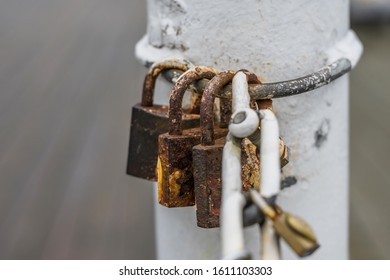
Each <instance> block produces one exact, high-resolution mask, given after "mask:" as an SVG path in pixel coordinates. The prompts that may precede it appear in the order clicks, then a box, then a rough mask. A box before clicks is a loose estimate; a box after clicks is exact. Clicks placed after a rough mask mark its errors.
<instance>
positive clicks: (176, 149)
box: [157, 66, 222, 207]
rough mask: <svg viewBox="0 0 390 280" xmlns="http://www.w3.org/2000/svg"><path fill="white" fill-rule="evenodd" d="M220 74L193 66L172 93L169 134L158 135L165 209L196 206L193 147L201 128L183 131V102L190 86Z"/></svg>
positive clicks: (160, 187)
mask: <svg viewBox="0 0 390 280" xmlns="http://www.w3.org/2000/svg"><path fill="white" fill-rule="evenodd" d="M217 73H218V72H217V71H216V70H215V69H213V68H210V67H200V66H197V67H194V68H192V69H190V70H188V71H187V72H185V73H184V74H183V75H182V76H181V77H180V78H179V80H178V81H177V82H176V84H175V86H174V88H173V90H172V93H171V96H170V100H169V132H168V133H165V134H162V135H160V136H159V153H158V155H159V156H158V157H159V158H158V168H157V171H158V201H159V203H160V204H162V205H164V206H167V207H183V206H191V205H194V203H195V196H194V177H193V170H192V147H193V146H195V145H198V144H199V143H200V129H199V128H194V129H186V130H183V127H182V125H181V123H182V109H181V106H182V100H183V95H184V93H185V91H186V90H187V88H188V87H189V85H190V84H191V83H193V82H194V81H197V80H199V79H202V78H206V79H212V78H213V77H214V76H215V75H216V74H217ZM218 136H219V135H217V137H218ZM221 136H222V135H221ZM221 136H219V137H221Z"/></svg>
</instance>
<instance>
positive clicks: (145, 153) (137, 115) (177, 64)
mask: <svg viewBox="0 0 390 280" xmlns="http://www.w3.org/2000/svg"><path fill="white" fill-rule="evenodd" d="M168 69H177V70H181V71H187V70H188V66H187V65H186V64H185V62H181V61H179V60H176V59H169V60H165V61H162V62H159V63H155V64H153V65H152V66H151V68H150V70H149V72H148V74H147V75H146V77H145V80H144V85H143V91H142V102H141V103H138V104H136V105H135V106H134V107H133V108H132V115H131V128H130V130H131V134H130V138H129V152H128V159H127V174H129V175H133V176H135V177H139V178H144V179H147V180H154V181H156V180H157V178H156V175H155V169H156V163H157V155H158V136H159V135H160V134H163V133H166V132H167V131H168V106H166V105H154V104H153V95H154V87H155V83H156V79H157V77H158V75H159V74H160V73H161V72H162V71H164V70H168ZM197 126H199V115H194V114H184V116H183V122H182V127H183V128H191V127H197Z"/></svg>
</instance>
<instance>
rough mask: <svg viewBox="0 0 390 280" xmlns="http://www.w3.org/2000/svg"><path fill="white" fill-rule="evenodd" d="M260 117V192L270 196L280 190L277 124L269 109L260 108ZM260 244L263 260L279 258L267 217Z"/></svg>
mask: <svg viewBox="0 0 390 280" xmlns="http://www.w3.org/2000/svg"><path fill="white" fill-rule="evenodd" d="M260 118H261V121H260V127H261V137H260V186H261V188H260V193H261V195H262V196H263V197H265V198H270V197H272V196H274V195H277V194H278V193H279V192H280V158H279V125H278V121H277V119H276V117H275V114H274V113H273V112H272V111H271V110H269V109H266V110H260ZM261 244H262V250H261V252H260V254H261V257H262V259H263V260H275V259H280V258H281V256H280V246H279V238H278V236H277V234H276V232H275V229H274V228H273V221H272V220H271V219H269V218H266V219H265V222H264V224H263V225H262V227H261Z"/></svg>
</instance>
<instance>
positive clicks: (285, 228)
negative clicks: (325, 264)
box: [274, 213, 319, 257]
mask: <svg viewBox="0 0 390 280" xmlns="http://www.w3.org/2000/svg"><path fill="white" fill-rule="evenodd" d="M287 219H288V214H286V213H282V214H280V215H278V217H277V218H276V220H275V221H274V228H275V231H276V233H277V234H278V235H280V236H281V237H282V238H283V239H284V240H285V241H286V242H287V243H288V244H289V245H290V247H291V249H293V250H294V252H295V253H296V254H297V255H298V256H300V257H306V256H309V255H311V254H312V253H313V252H314V251H316V250H317V249H318V247H319V245H318V243H317V242H316V241H315V240H313V239H312V238H308V237H306V236H304V235H303V234H300V233H299V232H298V231H297V230H295V229H293V228H292V227H291V226H290V225H289V223H288V220H287Z"/></svg>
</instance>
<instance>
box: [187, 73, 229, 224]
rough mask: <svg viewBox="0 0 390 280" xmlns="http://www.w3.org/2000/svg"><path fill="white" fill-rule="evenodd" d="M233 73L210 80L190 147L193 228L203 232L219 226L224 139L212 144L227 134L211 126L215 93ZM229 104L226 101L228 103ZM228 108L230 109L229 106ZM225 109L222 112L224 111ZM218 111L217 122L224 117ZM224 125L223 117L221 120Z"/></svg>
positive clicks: (223, 74)
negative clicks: (198, 137)
mask: <svg viewBox="0 0 390 280" xmlns="http://www.w3.org/2000/svg"><path fill="white" fill-rule="evenodd" d="M235 73H236V72H235V71H225V72H221V73H219V74H218V75H216V76H214V78H212V79H211V81H210V82H209V84H208V86H207V87H206V88H205V90H204V92H203V96H202V102H201V108H200V112H201V118H200V129H201V144H200V145H197V146H195V147H193V149H192V154H193V160H194V183H195V187H194V188H195V200H196V217H197V224H198V226H199V227H203V228H213V227H218V226H219V214H220V207H221V191H222V179H221V177H222V170H221V167H222V153H223V146H224V144H225V138H224V137H223V138H220V139H218V140H217V141H215V135H217V134H221V133H222V134H223V136H225V135H226V134H227V132H228V130H227V129H226V128H221V127H216V126H215V123H214V113H213V109H214V101H215V93H216V92H218V91H219V90H220V89H221V88H222V87H223V86H225V85H226V84H227V83H230V82H231V81H232V79H233V77H234V75H235ZM229 103H231V102H230V100H229ZM230 108H231V106H230ZM226 109H227V108H226V106H225V107H224V108H223V110H226ZM223 110H221V118H222V115H223V114H224V113H229V112H226V111H223ZM224 118H225V119H224V121H226V116H224Z"/></svg>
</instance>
